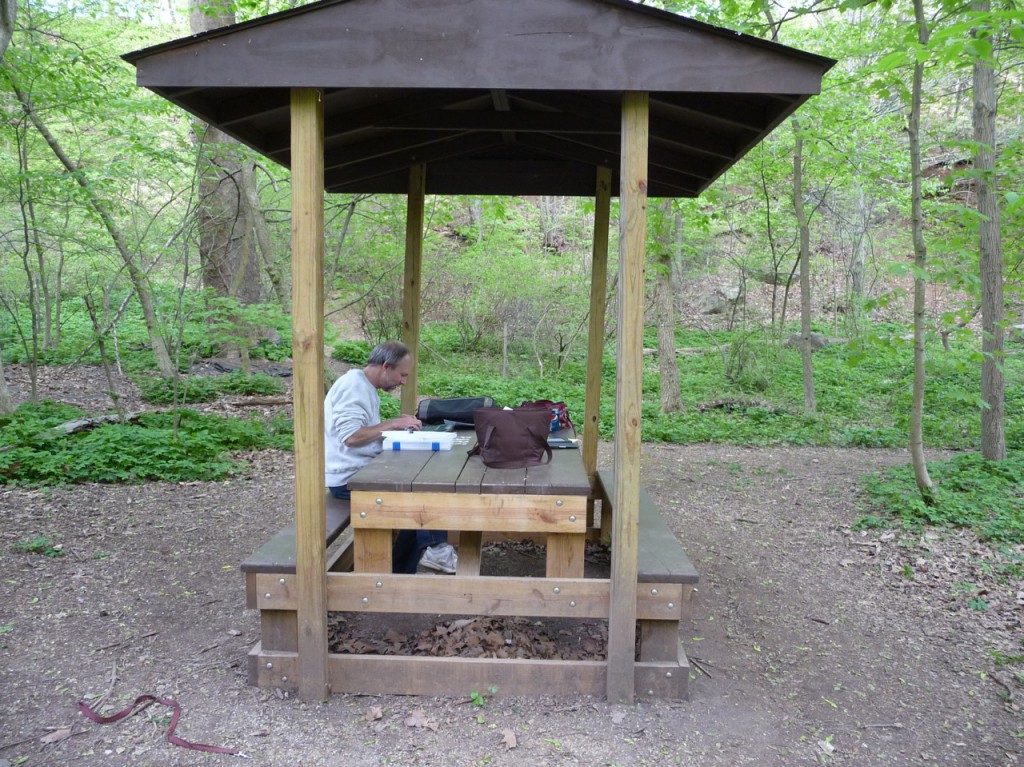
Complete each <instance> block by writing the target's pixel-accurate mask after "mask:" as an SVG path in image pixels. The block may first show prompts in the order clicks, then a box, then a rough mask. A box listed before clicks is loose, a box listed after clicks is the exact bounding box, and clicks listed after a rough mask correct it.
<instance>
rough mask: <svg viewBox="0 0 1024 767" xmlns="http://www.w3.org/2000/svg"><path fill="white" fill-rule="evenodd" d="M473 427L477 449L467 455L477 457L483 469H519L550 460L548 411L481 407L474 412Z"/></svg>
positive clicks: (538, 408) (549, 421) (533, 408)
mask: <svg viewBox="0 0 1024 767" xmlns="http://www.w3.org/2000/svg"><path fill="white" fill-rule="evenodd" d="M473 427H474V428H475V429H476V446H475V447H474V448H473V449H472V450H470V451H469V454H470V455H479V456H480V460H482V461H483V462H484V465H485V466H489V467H490V468H492V469H522V468H524V467H526V466H539V465H541V464H544V463H548V462H549V461H551V447H550V446H549V445H548V434H549V433H550V430H551V410H550V409H549V408H546V407H517V408H512V409H510V410H506V409H504V408H500V407H481V408H477V409H476V410H474V411H473ZM545 456H547V457H546V459H545Z"/></svg>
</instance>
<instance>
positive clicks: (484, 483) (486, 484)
mask: <svg viewBox="0 0 1024 767" xmlns="http://www.w3.org/2000/svg"><path fill="white" fill-rule="evenodd" d="M525 484H526V471H525V470H524V469H492V468H490V467H485V470H484V476H483V479H481V480H480V492H481V493H522V492H524V491H523V485H525Z"/></svg>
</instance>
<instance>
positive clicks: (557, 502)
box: [555, 498, 565, 506]
mask: <svg viewBox="0 0 1024 767" xmlns="http://www.w3.org/2000/svg"><path fill="white" fill-rule="evenodd" d="M563 503H565V501H563V500H562V499H561V498H559V499H558V500H557V501H555V506H561V505H562V504H563Z"/></svg>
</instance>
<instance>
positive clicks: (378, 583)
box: [377, 581, 384, 589]
mask: <svg viewBox="0 0 1024 767" xmlns="http://www.w3.org/2000/svg"><path fill="white" fill-rule="evenodd" d="M377 588H378V589H381V588H384V584H383V583H381V582H380V581H377Z"/></svg>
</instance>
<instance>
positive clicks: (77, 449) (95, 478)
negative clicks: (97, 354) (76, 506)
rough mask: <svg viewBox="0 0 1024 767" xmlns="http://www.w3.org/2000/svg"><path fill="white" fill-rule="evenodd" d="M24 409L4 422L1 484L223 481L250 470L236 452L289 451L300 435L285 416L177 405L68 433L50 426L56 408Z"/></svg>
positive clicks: (0, 455)
mask: <svg viewBox="0 0 1024 767" xmlns="http://www.w3.org/2000/svg"><path fill="white" fill-rule="evenodd" d="M19 410H21V409H19ZM47 410H52V408H47ZM24 412H25V415H26V417H25V418H24V419H23V420H19V421H11V422H9V423H7V424H6V425H5V426H3V427H0V445H2V446H4V447H5V448H6V449H5V450H3V451H0V483H17V484H24V485H59V484H65V483H73V482H141V481H145V480H167V481H186V480H211V479H221V478H223V477H226V476H228V475H230V474H232V473H237V472H240V471H243V470H244V465H243V464H241V463H239V462H238V461H237V460H235V459H233V458H232V457H231V456H230V453H231V452H234V451H242V450H259V449H262V448H266V447H276V448H279V449H290V447H291V444H292V439H293V437H292V430H291V424H290V422H288V421H287V420H285V419H283V418H278V419H275V420H270V421H266V420H260V419H256V418H253V419H243V418H222V417H219V416H214V415H204V414H199V413H196V412H195V411H192V410H171V411H166V412H162V413H150V414H146V415H143V416H140V417H139V419H138V421H137V422H136V423H127V424H116V423H115V424H106V425H103V426H99V427H96V428H94V429H91V430H89V431H85V432H80V433H76V434H62V433H59V432H58V433H54V432H52V430H45V428H44V427H45V425H47V422H48V421H50V420H53V414H52V413H49V414H48V415H47V418H45V419H41V418H39V417H38V414H37V413H35V412H34V410H33V408H31V407H29V408H25V409H24Z"/></svg>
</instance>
